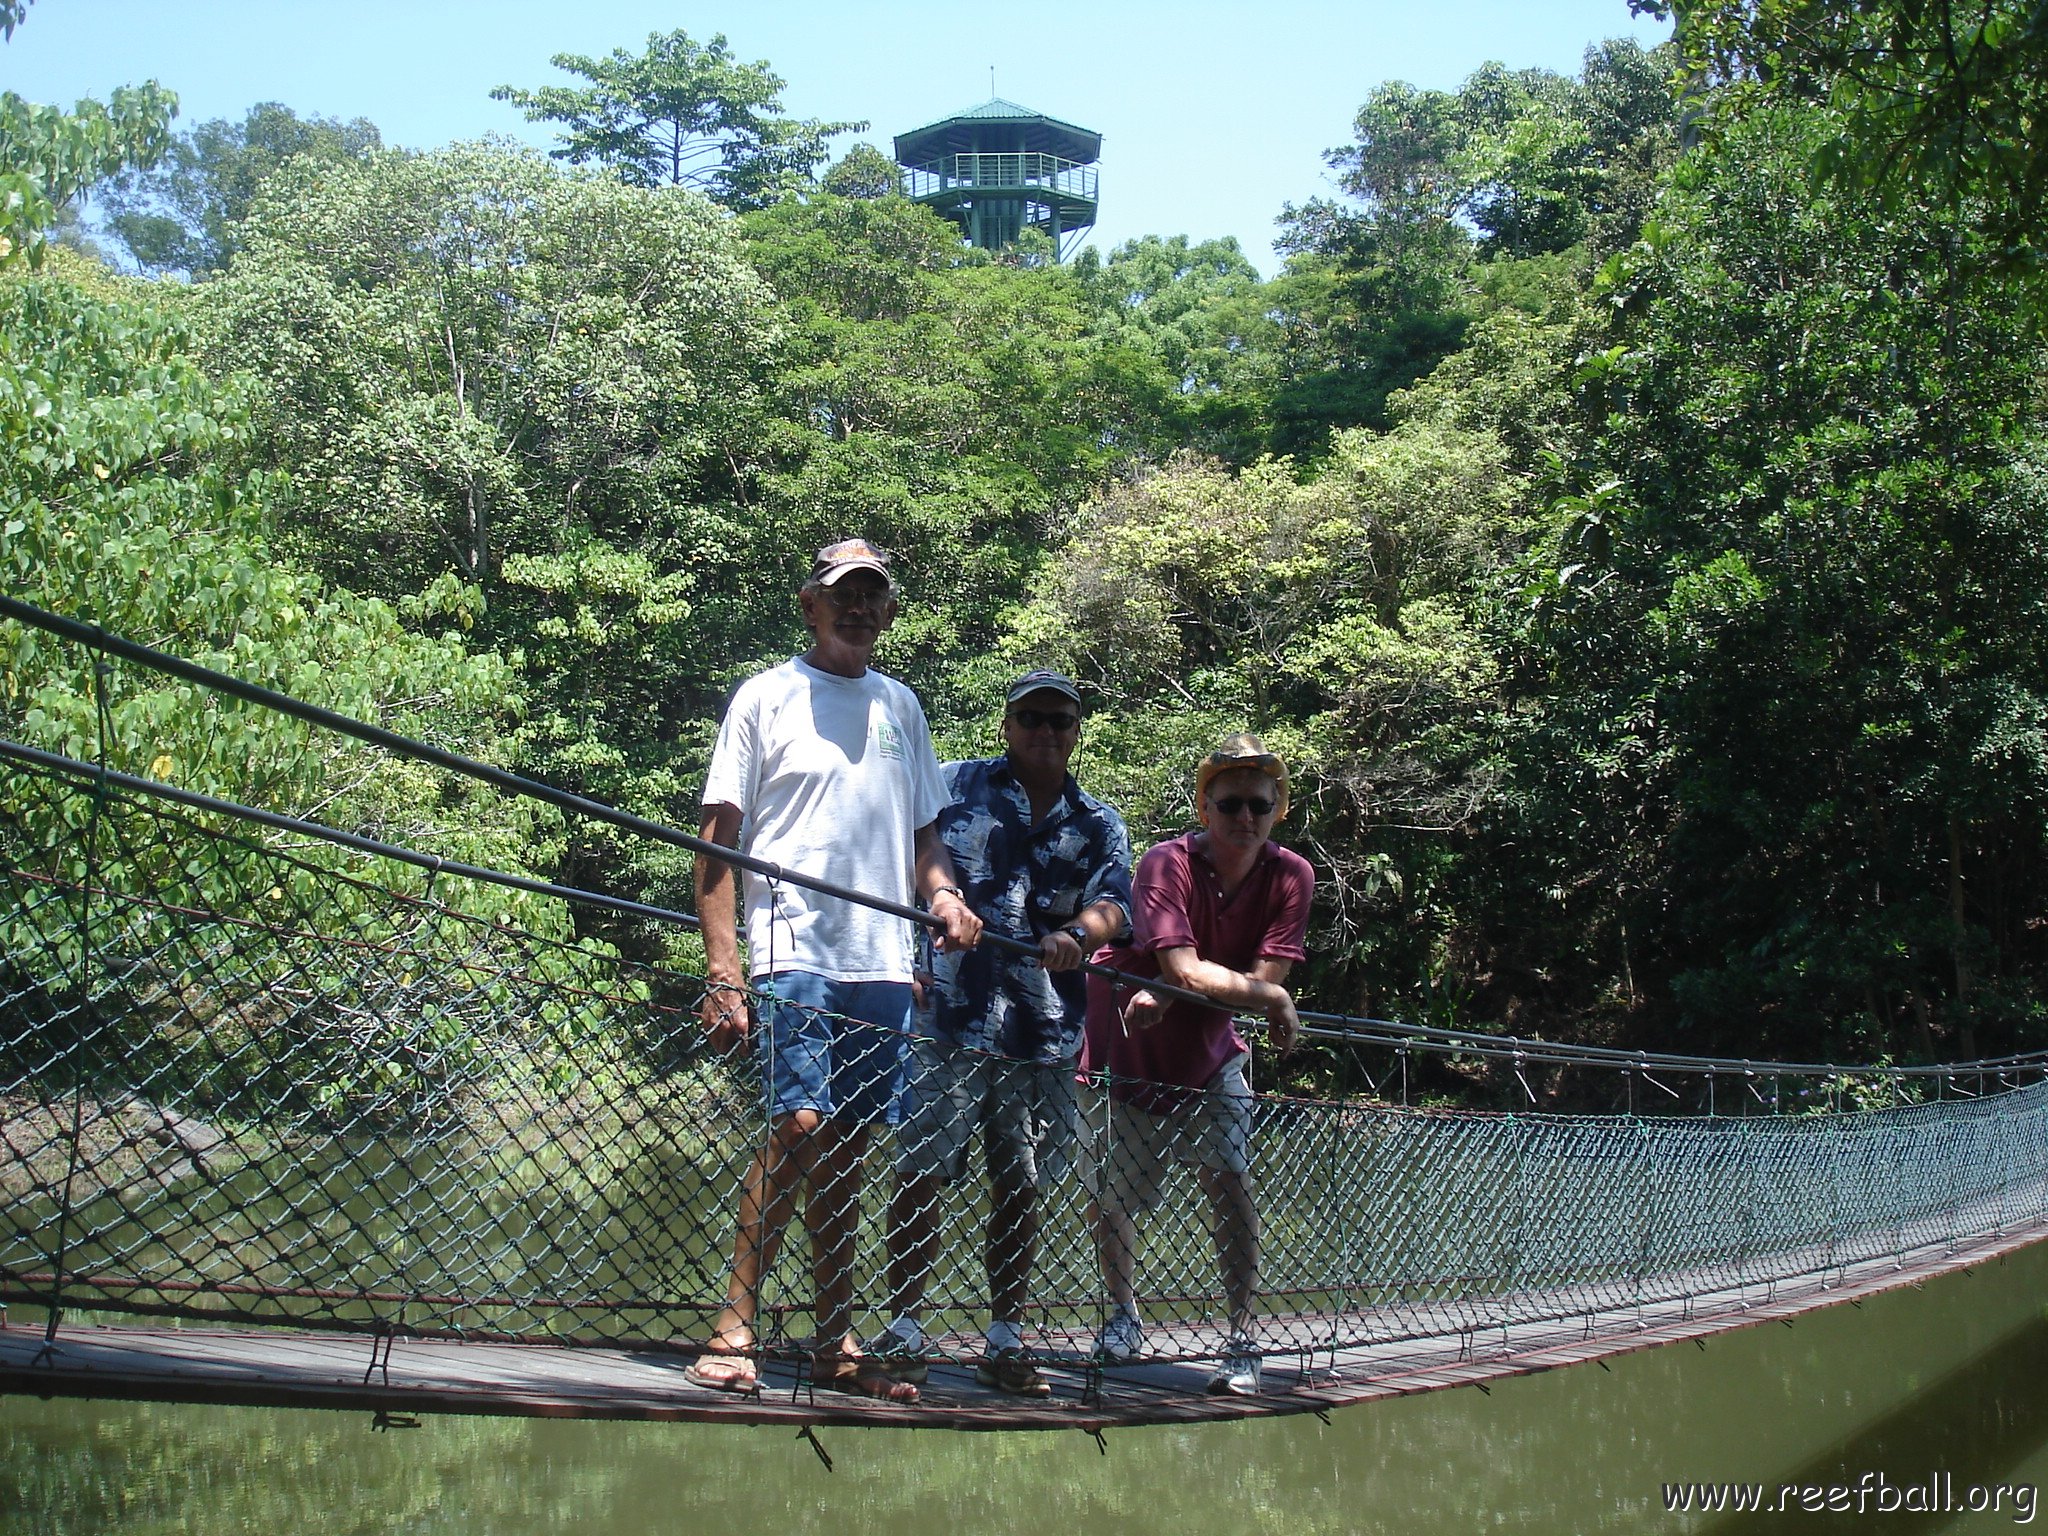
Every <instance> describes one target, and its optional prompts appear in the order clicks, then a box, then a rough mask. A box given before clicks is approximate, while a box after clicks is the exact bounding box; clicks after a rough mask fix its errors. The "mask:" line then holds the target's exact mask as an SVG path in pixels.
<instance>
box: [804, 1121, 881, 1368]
mask: <svg viewBox="0 0 2048 1536" xmlns="http://www.w3.org/2000/svg"><path fill="white" fill-rule="evenodd" d="M867 1139H868V1137H867V1131H866V1129H865V1128H864V1127H861V1126H849V1125H842V1124H840V1123H839V1122H838V1121H832V1120H828V1121H826V1122H825V1124H824V1125H823V1126H822V1127H821V1128H820V1129H819V1131H818V1134H817V1136H816V1137H815V1138H814V1144H815V1146H816V1148H817V1156H816V1159H815V1161H814V1163H813V1166H812V1172H811V1197H810V1199H809V1201H808V1202H806V1204H805V1206H804V1225H805V1226H806V1227H808V1228H809V1229H810V1234H811V1283H812V1285H813V1287H814V1288H815V1293H816V1299H815V1300H814V1301H813V1303H812V1308H811V1310H812V1312H813V1314H814V1315H815V1317H816V1320H817V1324H818V1333H817V1346H818V1348H820V1349H831V1350H837V1351H838V1352H840V1353H842V1354H853V1353H855V1352H856V1351H857V1347H858V1346H857V1345H856V1343H855V1341H854V1337H853V1259H854V1239H855V1236H856V1234H857V1232H858V1230H859V1226H860V1183H861V1154H862V1152H863V1151H865V1150H866V1147H867Z"/></svg>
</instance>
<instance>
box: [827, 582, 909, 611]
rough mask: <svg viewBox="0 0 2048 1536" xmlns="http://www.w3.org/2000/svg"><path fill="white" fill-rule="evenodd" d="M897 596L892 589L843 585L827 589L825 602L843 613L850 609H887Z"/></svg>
mask: <svg viewBox="0 0 2048 1536" xmlns="http://www.w3.org/2000/svg"><path fill="white" fill-rule="evenodd" d="M895 595H896V593H895V591H894V589H893V588H890V587H869V586H860V587H849V586H845V585H843V584H842V585H840V586H836V587H827V588H825V600H826V601H827V602H829V603H830V604H831V605H832V606H833V607H834V608H837V609H839V610H841V611H842V612H844V611H845V610H846V609H848V608H877V609H879V608H885V607H887V606H888V603H889V599H890V598H892V597H894V596H895Z"/></svg>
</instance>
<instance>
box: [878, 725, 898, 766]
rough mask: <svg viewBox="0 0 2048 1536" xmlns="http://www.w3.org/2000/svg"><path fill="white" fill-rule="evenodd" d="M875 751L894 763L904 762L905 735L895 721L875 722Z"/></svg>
mask: <svg viewBox="0 0 2048 1536" xmlns="http://www.w3.org/2000/svg"><path fill="white" fill-rule="evenodd" d="M875 750H876V751H877V752H879V753H881V755H882V756H883V757H886V758H888V759H890V760H891V761H893V762H901V761H903V733H902V732H900V731H898V730H897V729H896V723H895V722H894V721H893V720H877V721H876V722H875Z"/></svg>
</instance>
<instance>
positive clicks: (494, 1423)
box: [0, 1244, 2048, 1536]
mask: <svg viewBox="0 0 2048 1536" xmlns="http://www.w3.org/2000/svg"><path fill="white" fill-rule="evenodd" d="M2044 1297H2048V1244H2044V1245H2042V1246H2041V1247H2040V1248H2037V1249H2034V1250H2030V1251H2027V1252H2024V1253H2022V1254H2020V1255H2018V1256H2016V1257H2014V1258H2012V1259H2010V1260H2008V1261H2006V1262H2004V1263H1999V1264H1993V1265H1990V1266H1987V1267H1986V1268H1984V1269H1981V1270H1979V1271H1977V1272H1975V1273H1973V1274H1964V1275H1955V1276H1951V1277H1948V1278H1945V1279H1943V1280H1940V1281H1936V1282H1934V1283H1932V1284H1930V1285H1929V1286H1927V1287H1926V1288H1925V1289H1923V1290H1918V1291H1914V1290H1907V1291H1903V1292H1900V1293H1897V1294H1894V1295H1890V1296H1885V1297H1881V1298H1878V1299H1876V1300H1873V1301H1871V1302H1868V1303H1866V1304H1865V1305H1863V1306H1862V1307H1847V1306H1845V1307H1840V1308H1835V1309H1832V1310H1830V1311H1827V1312H1823V1313H1818V1314H1815V1315H1813V1316H1810V1317H1808V1318H1806V1319H1804V1320H1802V1321H1800V1322H1798V1323H1796V1324H1795V1325H1793V1326H1791V1327H1789V1328H1788V1327H1784V1326H1781V1325H1776V1324H1770V1325H1765V1326H1762V1327H1757V1328H1752V1329H1747V1330H1744V1331H1742V1332H1739V1333H1735V1334H1731V1335H1728V1336H1726V1337H1723V1338H1720V1339H1715V1340H1711V1341H1709V1342H1708V1344H1707V1346H1706V1347H1705V1348H1704V1349H1701V1348H1698V1347H1695V1346H1694V1345H1691V1344H1682V1345H1672V1346H1666V1347H1664V1348H1661V1349H1656V1350H1650V1351H1646V1352H1643V1353H1640V1354H1636V1355H1632V1356H1628V1357H1625V1358H1621V1359H1617V1360H1615V1361H1614V1362H1612V1366H1611V1368H1609V1369H1603V1368H1602V1367H1600V1366H1599V1365H1586V1366H1578V1367H1574V1368H1573V1369H1570V1370H1566V1371H1554V1372H1550V1373H1548V1374H1545V1375H1542V1376H1535V1377H1529V1378H1525V1379H1520V1380H1514V1381H1507V1382H1503V1383H1500V1384H1499V1385H1497V1386H1496V1387H1494V1389H1493V1390H1492V1392H1491V1393H1490V1394H1489V1393H1482V1392H1480V1391H1477V1390H1474V1389H1471V1388H1466V1389H1461V1390H1458V1391H1452V1392H1438V1393H1430V1394H1426V1395H1423V1396H1420V1397H1413V1398H1407V1399H1402V1400H1398V1401H1392V1402H1385V1403H1379V1404H1373V1405H1368V1406H1364V1407H1359V1408H1352V1409H1347V1410H1344V1411H1343V1412H1340V1413H1337V1414H1335V1415H1333V1416H1332V1419H1331V1422H1330V1423H1329V1424H1327V1425H1324V1424H1320V1423H1318V1422H1317V1421H1316V1420H1314V1419H1313V1418H1293V1419H1285V1420H1272V1421H1264V1422H1257V1423H1250V1424H1241V1425H1216V1426H1209V1427H1202V1428H1197V1429H1178V1428H1175V1429H1149V1430H1128V1431H1118V1432H1112V1433H1111V1434H1110V1436H1109V1437H1108V1442H1107V1443H1108V1454H1107V1455H1106V1456H1105V1455H1101V1454H1098V1452H1097V1449H1096V1447H1095V1444H1094V1442H1093V1441H1092V1440H1090V1439H1088V1438H1087V1437H1085V1436H1083V1435H1081V1434H1078V1433H1071V1432H1062V1433H1057V1434H1030V1435H1025V1434H1016V1435H964V1434H947V1433H943V1432H934V1431H929V1430H927V1431H922V1432H909V1431H903V1432H895V1431H879V1430H876V1431H855V1430H826V1431H823V1432H822V1435H821V1438H822V1440H823V1442H824V1445H825V1447H826V1449H827V1450H828V1451H829V1452H830V1453H831V1455H832V1457H833V1459H834V1461H835V1462H836V1464H837V1470H836V1471H834V1472H831V1473H827V1472H826V1470H825V1469H824V1467H823V1466H821V1465H820V1464H819V1462H818V1461H817V1459H816V1458H815V1457H814V1456H813V1454H812V1452H811V1450H810V1448H809V1447H808V1446H807V1445H805V1444H804V1443H802V1442H801V1441H798V1440H796V1439H795V1438H793V1436H792V1435H791V1434H790V1433H789V1432H788V1431H786V1430H779V1429H705V1428H698V1427H692V1426H687V1425H677V1426H667V1425H637V1424H593V1423H561V1422H540V1421H527V1420H485V1419H476V1420H465V1419H429V1420H427V1421H426V1423H425V1426H424V1427H423V1428H420V1429H417V1430H403V1431H393V1432H390V1433H376V1432H373V1431H372V1429H371V1427H370V1423H371V1421H370V1418H369V1416H368V1415H367V1414H362V1413H322V1412H311V1411H305V1412H278V1411H266V1410H256V1409H229V1408H198V1407H172V1406H154V1405H133V1404H122V1403H66V1402H47V1403H46V1402H41V1401H37V1400H34V1399H24V1398H0V1446H4V1450H0V1536H30V1533H34V1536H56V1533H63V1536H95V1533H99V1532H121V1533H124V1536H126V1533H134V1536H143V1533H149V1536H157V1533H165V1536H168V1533H187V1532H189V1533H194V1536H199V1533H205V1536H216V1533H239V1532H249V1533H260V1536H294V1533H300V1532H304V1533H309V1536H312V1533H318V1536H350V1533H359V1532H360V1533H369V1532H378V1533H382V1532H407V1533H464V1536H467V1533H491V1536H523V1533H529V1532H542V1531H548V1532H553V1531H607V1532H609V1531H620V1532H641V1531H679V1532H697V1531H711V1532H742V1531H762V1532H773V1533H778V1536H779V1533H785V1532H806V1533H808V1532H821V1533H825V1532H829V1533H834V1536H843V1533H846V1532H866V1531H877V1532H882V1531H886V1532H889V1533H891V1536H973V1533H980V1532H1004V1533H1008V1532H1012V1531H1029V1532H1033V1533H1036V1532H1051V1533H1056V1536H1082V1533H1094V1532H1102V1533H1112V1532H1113V1533H1117V1536H1137V1533H1145V1532H1154V1531H1157V1532H1174V1533H1204V1536H1206V1533H1218V1536H1221V1533H1238V1532H1266V1531H1271V1532H1289V1533H1303V1536H1308V1533H1324V1532H1343V1533H1350V1532H1374V1531H1387V1532H1411V1531H1431V1532H1434V1531H1447V1532H1465V1531H1509V1532H1593V1531H1642V1530H1670V1531H1714V1532H1720V1531H1751V1530H1754V1531H1771V1532H1777V1531H1788V1532H1789V1531H1800V1530H1814V1529H1824V1530H1829V1531H1837V1532H1846V1531H1857V1530H1864V1529H1873V1530H1879V1531H1935V1530H1970V1531H1975V1530H1992V1529H2006V1528H2012V1527H2014V1526H2016V1525H2020V1523H2021V1522H2020V1521H2018V1520H2017V1519H2016V1518H2015V1516H2016V1513H2017V1511H2016V1509H2015V1501H2014V1496H2013V1495H2011V1494H2008V1495H2007V1498H2006V1508H2005V1512H2004V1513H2003V1514H1988V1513H1987V1514H1978V1515H1970V1514H1963V1515H1960V1516H1947V1515H1943V1516H1939V1517H1930V1516H1927V1515H1924V1514H1918V1513H1913V1512H1902V1513H1897V1514H1889V1515H1880V1514H1878V1513H1876V1512H1875V1511H1876V1508H1877V1504H1876V1500H1877V1499H1879V1498H1880V1497H1882V1496H1883V1495H1882V1494H1881V1492H1880V1491H1879V1487H1880V1485H1878V1484H1877V1483H1875V1482H1874V1481H1873V1483H1872V1484H1870V1485H1868V1486H1867V1487H1866V1489H1865V1491H1864V1497H1865V1499H1866V1501H1867V1502H1866V1505H1865V1513H1864V1514H1863V1515H1862V1516H1860V1517H1859V1516H1858V1515H1857V1514H1856V1513H1854V1512H1853V1505H1852V1506H1851V1509H1850V1511H1849V1512H1846V1513H1827V1512H1822V1513H1820V1514H1817V1515H1816V1514H1806V1513H1802V1512H1801V1511H1799V1510H1797V1509H1794V1510H1792V1511H1788V1512H1785V1513H1774V1514H1769V1515H1764V1516H1748V1517H1735V1516H1729V1515H1720V1516H1706V1517H1702V1516H1698V1515H1694V1516H1691V1517H1689V1518H1687V1517H1681V1516H1677V1515H1671V1514H1667V1513H1666V1512H1665V1504H1664V1499H1663V1495H1662V1491H1661V1490H1662V1485H1663V1484H1665V1483H1676V1482H1680V1481H1685V1482H1745V1483H1747V1482H1757V1483H1764V1484H1767V1485H1769V1488H1770V1493H1771V1496H1772V1497H1773V1498H1775V1497H1776V1490H1777V1488H1778V1486H1779V1485H1781V1484H1785V1483H1791V1484H1797V1485H1800V1486H1802V1487H1814V1488H1816V1489H1819V1490H1822V1492H1821V1493H1820V1494H1819V1495H1818V1497H1819V1498H1820V1499H1822V1500H1825V1498H1826V1497H1827V1494H1826V1492H1825V1490H1826V1488H1827V1487H1828V1486H1829V1485H1832V1484H1840V1485H1845V1486H1846V1487H1848V1488H1849V1489H1851V1490H1853V1489H1854V1487H1855V1485H1856V1483H1857V1480H1858V1479H1859V1478H1860V1477H1862V1476H1864V1475H1865V1474H1871V1475H1872V1476H1873V1478H1878V1477H1881V1478H1882V1479H1883V1484H1882V1486H1883V1487H1888V1488H1890V1489H1891V1490H1892V1491H1893V1494H1894V1495H1895V1496H1896V1497H1898V1498H1899V1499H1900V1501H1901V1502H1902V1503H1903V1501H1904V1499H1905V1497H1906V1494H1907V1490H1908V1489H1918V1488H1921V1487H1924V1485H1925V1484H1926V1481H1927V1479H1928V1477H1929V1476H1930V1474H1935V1473H1947V1474H1949V1475H1950V1478H1951V1480H1952V1482H1951V1486H1952V1487H1953V1488H1954V1490H1955V1492H1956V1494H1957V1496H1958V1497H1961V1496H1962V1495H1963V1494H1964V1493H1965V1491H1966V1490H1967V1489H1968V1488H1969V1487H1970V1486H1971V1485H1978V1486H1981V1487H1986V1488H1990V1487H1994V1486H1996V1485H2000V1484H2009V1485H2029V1486H2034V1485H2039V1484H2041V1483H2048V1313H2044V1308H2043V1299H2044ZM1853 1497H1854V1493H1853V1491H1852V1492H1850V1493H1847V1494H1845V1495H1843V1496H1842V1498H1844V1499H1849V1498H1853ZM1916 1497H1917V1495H1916ZM1795 1501H1796V1496H1795ZM2034 1523H2037V1524H2042V1523H2048V1517H2042V1518H2041V1519H2037V1521H2036V1522H2034Z"/></svg>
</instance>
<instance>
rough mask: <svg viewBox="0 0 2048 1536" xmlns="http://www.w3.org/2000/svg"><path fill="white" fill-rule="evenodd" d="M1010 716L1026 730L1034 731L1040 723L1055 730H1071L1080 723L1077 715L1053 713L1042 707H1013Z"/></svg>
mask: <svg viewBox="0 0 2048 1536" xmlns="http://www.w3.org/2000/svg"><path fill="white" fill-rule="evenodd" d="M1010 718H1011V719H1012V720H1014V721H1016V722H1017V723H1018V724H1019V725H1021V726H1023V727H1024V729H1025V730H1027V731H1035V730H1037V729H1038V728H1039V727H1040V726H1041V725H1049V726H1051V727H1052V728H1053V729H1054V730H1056V731H1071V730H1072V729H1073V728H1074V727H1075V726H1077V725H1079V724H1080V723H1081V717H1080V716H1079V715H1069V714H1054V713H1052V712H1051V711H1049V710H1043V709H1013V710H1011V711H1010Z"/></svg>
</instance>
